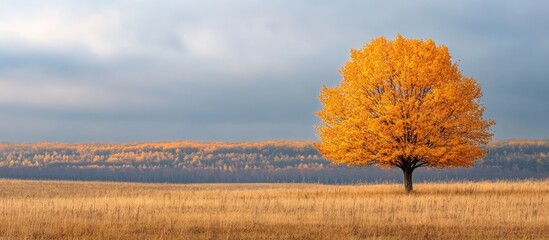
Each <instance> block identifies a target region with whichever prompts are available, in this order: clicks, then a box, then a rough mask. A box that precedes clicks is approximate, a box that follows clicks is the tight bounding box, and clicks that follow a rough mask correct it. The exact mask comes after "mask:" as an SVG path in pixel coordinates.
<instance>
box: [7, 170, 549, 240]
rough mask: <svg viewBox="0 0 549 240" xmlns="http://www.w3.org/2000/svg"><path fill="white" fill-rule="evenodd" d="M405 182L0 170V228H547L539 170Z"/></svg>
mask: <svg viewBox="0 0 549 240" xmlns="http://www.w3.org/2000/svg"><path fill="white" fill-rule="evenodd" d="M415 189H416V192H415V193H413V194H411V195H407V194H404V193H403V189H402V186H401V185H400V184H398V185H397V184H379V185H358V186H340V185H338V186H334V185H315V184H188V185H185V184H137V183H102V182H60V181H21V180H0V238H17V239H19V238H42V239H50V238H79V239H120V238H126V239H136V238H138V239H151V238H152V239H174V238H178V239H189V238H190V239H220V238H221V239H281V238H295V239H363V238H374V239H375V238H379V239H402V238H412V239H414V238H415V239H425V238H437V239H440V238H442V239H448V238H452V239H463V238H473V239H501V238H511V239H536V238H539V239H547V238H549V180H545V181H520V182H480V183H473V182H463V183H429V184H416V185H415Z"/></svg>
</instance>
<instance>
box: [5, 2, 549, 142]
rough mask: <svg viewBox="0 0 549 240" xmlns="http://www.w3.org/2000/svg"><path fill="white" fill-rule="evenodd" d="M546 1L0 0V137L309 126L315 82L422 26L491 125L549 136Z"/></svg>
mask: <svg viewBox="0 0 549 240" xmlns="http://www.w3.org/2000/svg"><path fill="white" fill-rule="evenodd" d="M547 5H549V4H547V3H545V2H543V1H528V2H516V1H484V2H478V1H459V2H453V3H447V2H444V3H443V2H438V1H420V2H414V3H411V2H410V3H408V2H405V1H386V2H383V3H374V2H372V3H369V2H363V1H349V2H345V3H342V2H330V1H300V2H296V1H274V2H267V1H253V0H242V1H236V2H235V1H230V2H229V1H199V2H197V1H156V2H150V1H132V2H128V1H79V2H74V1H48V3H47V4H46V3H44V2H43V1H17V2H13V1H0V95H1V96H0V111H1V112H2V114H0V115H1V116H0V124H1V125H0V126H2V127H0V140H3V141H77V142H82V141H159V140H176V139H196V140H204V141H206V140H224V141H244V140H262V139H316V135H315V132H314V129H313V125H314V124H316V123H317V118H316V117H315V116H314V112H316V111H318V109H319V108H320V105H319V103H318V100H317V95H318V92H319V90H320V87H321V85H322V84H326V85H329V86H331V85H334V84H337V83H338V82H339V80H340V76H339V75H338V73H337V71H338V69H339V68H340V67H341V66H342V65H343V64H344V62H345V61H346V59H347V58H348V54H349V49H350V48H360V47H361V46H362V45H363V44H365V43H367V42H368V41H370V40H371V39H372V38H375V37H377V36H380V35H385V36H387V37H389V38H393V37H394V36H395V35H396V34H397V33H401V34H403V35H404V36H406V37H415V38H433V39H434V40H435V41H436V42H437V43H439V44H445V45H447V46H448V47H449V49H450V51H451V52H452V54H453V58H454V60H455V61H459V64H460V66H461V68H462V70H463V72H464V74H466V75H469V76H473V77H475V78H477V79H478V81H479V82H480V83H481V85H482V86H483V90H484V92H485V98H484V102H485V105H486V107H487V115H488V117H491V118H493V119H495V120H496V121H497V123H498V124H497V125H496V127H495V128H494V130H495V131H496V138H547V137H548V136H549V129H548V128H546V127H545V123H546V122H548V120H549V107H548V106H549V105H547V102H549V97H548V96H549V95H547V94H546V93H545V92H544V91H545V90H546V89H549V80H548V79H547V76H549V70H547V68H546V66H547V64H548V61H547V57H546V56H548V54H549V41H547V40H548V37H549V36H548V34H549V33H548V32H547V31H545V30H544V29H545V26H546V25H547V23H549V16H547V14H545V9H546V7H548V6H547Z"/></svg>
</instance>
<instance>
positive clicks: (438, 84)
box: [315, 35, 495, 192]
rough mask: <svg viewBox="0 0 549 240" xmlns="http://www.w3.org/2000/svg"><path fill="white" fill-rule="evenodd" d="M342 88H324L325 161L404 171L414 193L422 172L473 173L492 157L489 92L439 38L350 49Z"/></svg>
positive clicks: (322, 150)
mask: <svg viewBox="0 0 549 240" xmlns="http://www.w3.org/2000/svg"><path fill="white" fill-rule="evenodd" d="M340 73H341V75H342V76H343V78H342V81H341V83H340V84H338V85H336V86H335V87H333V88H328V87H326V86H323V87H322V90H321V93H320V101H321V103H322V105H323V108H322V110H321V111H319V112H318V113H317V115H318V116H319V117H320V119H321V124H320V125H319V126H317V131H318V133H319V135H320V143H319V144H315V147H316V148H317V149H318V151H319V152H320V153H322V155H324V156H325V157H326V158H328V159H330V160H332V161H333V162H334V163H337V164H347V165H352V166H366V165H378V166H381V167H383V168H395V167H397V168H400V169H402V172H403V174H404V187H405V190H406V192H411V191H412V190H413V187H412V173H413V171H414V170H415V169H416V168H419V167H432V168H443V167H468V166H472V165H473V162H474V161H475V160H477V159H480V158H482V157H483V156H484V155H485V154H486V153H487V151H486V150H485V149H483V148H481V145H483V144H486V143H487V142H488V141H489V140H490V139H491V138H492V135H493V134H492V133H491V132H490V127H491V126H492V125H494V124H495V122H494V121H492V120H487V119H484V118H483V114H484V107H483V105H482V104H481V102H480V98H481V96H482V92H481V89H480V85H479V84H478V83H477V82H476V80H475V79H473V78H470V77H465V76H463V75H462V74H461V72H460V70H459V68H458V65H457V64H456V63H453V62H452V61H451V57H450V53H449V52H448V49H447V48H446V46H443V45H436V44H435V42H434V41H433V40H430V39H429V40H426V41H424V40H417V39H406V38H403V37H402V36H400V35H398V36H397V37H396V39H395V40H387V39H386V38H384V37H380V38H377V39H374V40H373V41H372V42H370V43H369V44H366V45H365V46H364V48H363V49H359V50H351V59H350V60H349V61H348V62H347V63H346V64H345V66H344V67H343V68H342V69H341V70H340Z"/></svg>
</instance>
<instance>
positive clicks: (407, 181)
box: [402, 168, 414, 193]
mask: <svg viewBox="0 0 549 240" xmlns="http://www.w3.org/2000/svg"><path fill="white" fill-rule="evenodd" d="M412 172H414V169H411V168H403V169H402V173H404V189H405V190H406V193H411V192H412V191H413V190H414V187H413V186H412Z"/></svg>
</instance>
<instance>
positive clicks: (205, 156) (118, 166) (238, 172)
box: [0, 140, 549, 182]
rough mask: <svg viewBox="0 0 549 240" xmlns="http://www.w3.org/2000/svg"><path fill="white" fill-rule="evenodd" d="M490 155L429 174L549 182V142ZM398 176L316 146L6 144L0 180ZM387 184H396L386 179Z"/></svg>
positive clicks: (502, 148)
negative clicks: (339, 162)
mask: <svg viewBox="0 0 549 240" xmlns="http://www.w3.org/2000/svg"><path fill="white" fill-rule="evenodd" d="M485 147H486V148H487V149H488V150H489V154H488V155H487V156H486V157H485V159H483V160H480V161H478V162H477V163H476V166H475V168H474V169H457V170H443V171H440V170H438V171H428V170H427V171H425V170H423V172H427V173H430V174H431V175H433V174H434V175H433V176H430V177H431V178H434V179H436V178H437V176H438V175H440V173H443V174H445V177H448V174H450V175H451V177H453V178H470V177H472V178H479V177H481V178H509V177H511V178H524V177H544V176H545V177H546V176H548V175H549V140H507V141H494V142H491V143H490V144H488V145H487V146H485ZM393 172H394V171H392V172H391V171H389V172H387V171H382V170H379V169H377V168H372V167H368V168H358V167H346V166H334V165H331V164H330V162H329V161H327V160H326V159H324V158H322V156H321V155H320V154H319V153H318V152H317V151H316V149H314V147H313V146H312V142H296V141H264V142H238V143H224V142H209V143H206V142H189V141H182V142H159V143H123V144H112V143H82V144H76V143H34V144H27V143H1V144H0V177H15V178H54V179H65V178H66V179H95V180H103V179H105V180H109V179H110V180H129V181H134V180H136V181H175V182H197V181H198V182H202V181H204V182H217V181H221V182H226V181H229V182H233V181H237V182H239V181H243V182H250V181H261V182H263V181H267V182H271V181H284V182H285V181H291V182H295V181H321V182H338V181H339V182H349V181H351V182H353V181H364V180H369V178H371V179H379V178H380V177H381V179H386V180H392V179H394V177H399V176H398V174H394V173H393ZM471 174H472V175H471ZM494 174H495V175H494ZM498 174H501V176H499V175H498ZM341 175H343V176H341ZM378 175H380V176H378ZM427 175H429V174H427ZM462 175H463V176H462ZM387 176H391V177H390V178H389V179H387ZM420 178H421V174H420Z"/></svg>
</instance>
